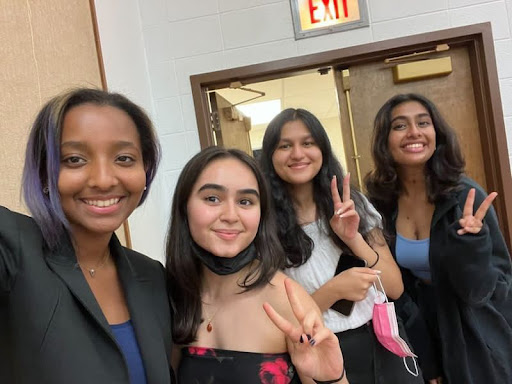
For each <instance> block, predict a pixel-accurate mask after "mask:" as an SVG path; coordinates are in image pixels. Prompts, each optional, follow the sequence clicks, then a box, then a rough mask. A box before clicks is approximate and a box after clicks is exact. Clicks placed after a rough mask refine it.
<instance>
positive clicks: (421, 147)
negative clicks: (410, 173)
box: [388, 101, 436, 167]
mask: <svg viewBox="0 0 512 384" xmlns="http://www.w3.org/2000/svg"><path fill="white" fill-rule="evenodd" d="M388 146H389V150H390V152H391V156H392V157H393V160H394V161H395V163H396V164H397V165H398V166H399V167H424V166H425V164H426V163H427V161H428V160H429V159H430V158H431V157H432V155H433V153H434V151H435V149H436V131H435V128H434V124H433V123H432V118H431V116H430V114H429V113H428V111H427V109H426V108H425V107H424V106H423V105H422V104H421V103H419V102H417V101H407V102H405V103H402V104H399V105H397V106H396V107H395V108H393V110H392V111H391V129H390V131H389V136H388Z"/></svg>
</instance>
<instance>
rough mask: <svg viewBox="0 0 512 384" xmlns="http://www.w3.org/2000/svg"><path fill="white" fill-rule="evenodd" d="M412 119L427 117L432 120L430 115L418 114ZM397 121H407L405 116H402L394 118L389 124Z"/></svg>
mask: <svg viewBox="0 0 512 384" xmlns="http://www.w3.org/2000/svg"><path fill="white" fill-rule="evenodd" d="M414 117H429V118H431V119H432V116H430V114H428V113H420V114H418V115H416V116H414ZM398 119H404V120H406V119H407V116H403V115H400V116H397V117H395V118H394V119H393V120H391V122H394V121H395V120H398Z"/></svg>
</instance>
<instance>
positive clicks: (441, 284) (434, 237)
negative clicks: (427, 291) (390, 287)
mask: <svg viewBox="0 0 512 384" xmlns="http://www.w3.org/2000/svg"><path fill="white" fill-rule="evenodd" d="M471 188H475V189H476V196H475V203H474V210H476V209H477V208H478V207H479V206H480V204H481V203H482V201H483V200H484V199H485V197H486V194H485V192H484V191H483V190H482V188H481V187H480V186H479V185H478V184H476V183H475V182H474V181H473V180H471V179H469V178H467V177H463V178H462V180H461V185H460V188H459V190H458V191H456V192H453V193H452V194H451V195H450V196H449V197H448V198H446V199H443V200H442V201H440V202H438V203H436V205H435V211H434V215H433V217H432V223H431V228H430V251H429V258H430V269H431V274H432V282H433V287H434V289H435V290H436V296H437V298H438V300H437V320H438V325H439V333H440V338H441V343H442V356H443V366H444V367H445V371H446V372H445V374H446V375H447V378H448V381H449V383H450V384H482V383H484V384H495V383H496V384H501V383H503V384H511V383H512V273H511V262H510V254H509V251H508V249H507V246H506V244H505V241H504V239H503V236H502V234H501V232H500V228H499V226H498V220H497V216H496V213H495V211H494V208H492V207H491V208H490V209H489V211H488V213H487V215H486V217H485V219H484V226H483V228H482V230H481V231H480V233H478V234H465V235H458V234H457V229H459V228H460V225H459V224H458V221H459V219H460V218H461V217H462V211H463V209H464V203H465V201H466V196H467V194H468V192H469V190H470V189H471ZM502 198H506V197H502ZM396 216H397V212H396V209H395V212H394V213H393V214H392V215H390V217H386V218H385V219H386V220H385V222H386V223H387V224H386V227H387V230H388V231H389V232H390V233H393V234H395V233H396V230H395V227H396ZM390 248H391V251H392V253H393V255H395V241H394V240H393V241H392V242H391V244H390ZM402 274H403V277H404V285H405V292H404V295H403V297H401V298H400V299H399V300H398V301H397V303H396V305H397V311H398V312H399V314H400V315H401V316H402V317H403V321H404V323H405V325H406V330H407V331H408V333H409V334H410V339H411V341H412V342H413V346H414V347H415V349H416V350H417V351H418V354H419V355H420V358H422V356H421V355H422V352H424V351H427V353H426V355H424V356H423V357H424V358H427V359H428V344H429V342H428V340H427V339H428V337H429V336H428V335H426V334H425V333H423V331H426V328H425V327H424V326H423V325H424V322H423V319H421V315H420V313H419V312H417V311H416V312H415V311H414V308H411V302H410V301H409V300H410V298H412V299H413V300H414V298H415V297H416V292H415V289H416V288H415V287H416V281H415V277H414V276H413V275H412V274H411V273H410V272H409V271H407V270H403V271H402ZM418 340H419V341H420V343H421V342H423V344H418ZM414 344H416V345H414ZM427 366H428V362H427ZM422 368H423V369H424V371H428V367H422Z"/></svg>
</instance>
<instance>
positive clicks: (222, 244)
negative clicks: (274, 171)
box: [187, 158, 261, 257]
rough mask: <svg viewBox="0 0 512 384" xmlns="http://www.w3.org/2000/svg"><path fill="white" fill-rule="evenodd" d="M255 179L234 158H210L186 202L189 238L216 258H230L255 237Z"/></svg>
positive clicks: (257, 208) (257, 209)
mask: <svg viewBox="0 0 512 384" xmlns="http://www.w3.org/2000/svg"><path fill="white" fill-rule="evenodd" d="M259 193H260V192H259V187H258V181H257V180H256V177H255V176H254V174H253V172H252V170H251V169H250V168H249V167H248V166H247V165H245V164H243V163H242V162H241V161H239V160H237V159H234V158H223V159H218V160H214V161H212V162H211V163H210V164H209V165H208V166H207V167H206V168H205V169H204V170H203V171H202V172H201V174H200V175H199V178H198V179H197V181H196V182H195V184H194V186H193V188H192V193H191V195H190V197H189V199H188V202H187V217H188V225H189V229H190V235H191V236H192V239H193V240H194V241H195V242H196V243H197V244H198V245H199V246H200V247H202V248H203V249H205V250H207V251H209V252H211V253H212V254H214V255H216V256H220V257H234V256H236V255H238V254H239V253H240V252H241V251H243V250H244V249H245V248H247V247H248V246H249V244H251V243H252V241H253V240H254V238H255V237H256V233H257V232H258V227H259V223H260V214H261V208H260V198H259Z"/></svg>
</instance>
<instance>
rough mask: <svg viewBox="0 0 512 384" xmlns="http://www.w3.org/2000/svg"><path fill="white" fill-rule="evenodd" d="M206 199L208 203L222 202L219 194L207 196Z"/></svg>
mask: <svg viewBox="0 0 512 384" xmlns="http://www.w3.org/2000/svg"><path fill="white" fill-rule="evenodd" d="M204 201H206V202H207V203H212V204H217V203H219V202H220V199H219V198H218V197H217V196H214V195H210V196H206V197H205V198H204Z"/></svg>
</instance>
